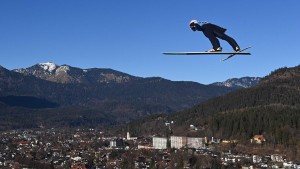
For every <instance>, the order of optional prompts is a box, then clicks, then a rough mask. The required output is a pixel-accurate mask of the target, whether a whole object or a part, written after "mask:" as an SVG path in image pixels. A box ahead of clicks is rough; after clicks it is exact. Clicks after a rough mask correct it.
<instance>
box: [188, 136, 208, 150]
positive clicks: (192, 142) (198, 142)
mask: <svg viewBox="0 0 300 169" xmlns="http://www.w3.org/2000/svg"><path fill="white" fill-rule="evenodd" d="M203 142H204V139H203V138H199V137H188V138H187V146H188V148H202V147H204V144H203Z"/></svg>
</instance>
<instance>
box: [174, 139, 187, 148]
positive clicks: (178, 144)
mask: <svg viewBox="0 0 300 169" xmlns="http://www.w3.org/2000/svg"><path fill="white" fill-rule="evenodd" d="M186 143H187V139H186V137H181V136H171V148H177V149H180V148H182V147H184V146H186Z"/></svg>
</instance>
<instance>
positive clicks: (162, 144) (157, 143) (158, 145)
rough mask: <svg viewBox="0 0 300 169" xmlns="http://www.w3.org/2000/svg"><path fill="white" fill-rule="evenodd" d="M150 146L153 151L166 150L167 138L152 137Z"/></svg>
mask: <svg viewBox="0 0 300 169" xmlns="http://www.w3.org/2000/svg"><path fill="white" fill-rule="evenodd" d="M152 144H153V148H154V149H167V138H165V137H153V141H152Z"/></svg>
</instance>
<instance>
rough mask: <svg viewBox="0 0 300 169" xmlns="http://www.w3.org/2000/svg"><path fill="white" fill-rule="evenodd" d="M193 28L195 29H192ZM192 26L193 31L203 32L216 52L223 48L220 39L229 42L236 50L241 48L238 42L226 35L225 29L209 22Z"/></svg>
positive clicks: (196, 23)
mask: <svg viewBox="0 0 300 169" xmlns="http://www.w3.org/2000/svg"><path fill="white" fill-rule="evenodd" d="M190 26H191V25H190ZM192 26H193V28H194V29H193V28H192ZM192 26H191V29H192V30H194V31H196V30H197V31H202V32H203V34H204V35H205V36H206V37H207V38H208V39H209V41H210V42H211V44H212V46H213V49H214V50H217V49H218V48H219V47H221V46H220V41H219V40H218V38H220V39H222V40H225V41H227V42H228V43H229V44H230V46H231V47H232V48H233V49H234V50H236V49H237V48H238V49H239V48H240V47H239V45H238V44H237V42H236V41H235V40H234V39H233V38H232V37H230V36H228V35H226V34H225V32H226V29H225V28H222V27H220V26H217V25H214V24H211V23H207V22H194V25H192Z"/></svg>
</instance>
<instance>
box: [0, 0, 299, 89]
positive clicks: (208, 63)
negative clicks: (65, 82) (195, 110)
mask: <svg viewBox="0 0 300 169" xmlns="http://www.w3.org/2000/svg"><path fill="white" fill-rule="evenodd" d="M299 8H300V1H297V0H293V1H292V0H288V1H282V0H275V1H272V2H271V1H261V0H243V1H238V0H228V1H222V0H217V1H199V0H188V1H183V0H181V1H180V0H177V1H174V0H151V1H142V0H126V1H124V0H109V1H105V0H88V1H84V0H1V1H0V65H2V66H3V67H6V68H8V69H16V68H24V67H29V66H32V65H34V64H36V63H41V62H49V61H50V62H54V63H56V64H58V65H62V64H67V65H71V66H74V67H80V68H95V67H96V68H112V69H115V70H118V71H122V72H125V73H128V74H131V75H134V76H139V77H153V76H159V77H163V78H166V79H170V80H174V81H195V82H199V83H202V84H209V83H213V82H218V81H224V80H226V79H228V78H234V77H244V76H260V77H263V76H265V75H268V74H269V73H270V72H271V71H273V70H275V69H278V68H280V67H285V66H286V67H292V66H297V65H299V64H300V50H299V46H300V43H299V40H300V31H299V30H300V22H299V18H300V13H299ZM191 19H198V20H205V21H208V22H211V23H215V24H217V25H220V26H222V27H225V28H227V34H228V35H230V36H232V37H233V38H234V39H236V41H237V42H238V43H239V45H240V46H241V47H242V48H243V47H247V46H249V45H251V46H252V49H250V50H249V52H251V53H252V55H250V56H235V57H234V58H232V59H230V60H228V61H226V62H220V59H222V58H224V57H226V56H222V55H220V56H216V55H212V56H167V55H162V54H161V52H169V51H205V50H208V49H210V48H211V44H210V42H209V41H208V39H207V38H205V37H204V35H203V34H202V32H192V31H190V30H189V26H188V24H189V21H190V20H191ZM220 42H221V45H222V47H223V51H231V50H232V49H231V47H230V46H229V45H228V44H227V42H225V41H220Z"/></svg>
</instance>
